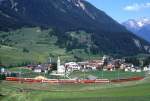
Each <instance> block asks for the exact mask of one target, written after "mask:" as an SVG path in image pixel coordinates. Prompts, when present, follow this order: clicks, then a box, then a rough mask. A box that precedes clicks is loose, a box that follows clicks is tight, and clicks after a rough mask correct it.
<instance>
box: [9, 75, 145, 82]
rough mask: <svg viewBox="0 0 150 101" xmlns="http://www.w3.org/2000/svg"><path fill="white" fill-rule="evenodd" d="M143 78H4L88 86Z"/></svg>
mask: <svg viewBox="0 0 150 101" xmlns="http://www.w3.org/2000/svg"><path fill="white" fill-rule="evenodd" d="M142 79H144V77H131V78H124V79H116V80H109V79H95V80H87V79H84V80H80V79H35V78H18V77H6V81H18V82H22V83H23V82H30V83H50V84H90V83H110V82H112V83H119V82H128V81H138V80H142Z"/></svg>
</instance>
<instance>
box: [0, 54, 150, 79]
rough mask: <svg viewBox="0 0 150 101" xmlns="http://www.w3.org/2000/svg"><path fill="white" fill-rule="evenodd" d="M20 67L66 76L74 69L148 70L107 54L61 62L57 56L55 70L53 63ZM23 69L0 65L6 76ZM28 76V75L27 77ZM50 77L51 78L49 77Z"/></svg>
mask: <svg viewBox="0 0 150 101" xmlns="http://www.w3.org/2000/svg"><path fill="white" fill-rule="evenodd" d="M20 68H24V69H28V70H31V71H32V72H33V73H35V74H39V73H43V74H48V75H51V76H59V77H64V76H65V77H67V78H70V77H69V75H70V74H71V73H73V72H74V71H80V72H82V73H84V72H90V71H109V72H114V71H122V72H132V73H136V72H137V73H140V72H149V73H150V65H147V66H145V67H138V66H134V65H133V64H131V63H126V62H125V60H124V59H113V58H110V57H108V56H105V55H104V56H103V57H102V59H99V60H88V61H82V62H66V63H64V64H61V59H60V57H58V59H57V66H56V70H54V69H53V65H52V64H51V63H49V64H38V65H31V64H29V65H27V66H23V67H20ZM22 72H23V71H21V69H20V70H19V71H13V72H12V71H9V70H7V69H5V68H3V67H2V66H1V70H0V74H1V75H2V74H3V75H5V76H6V77H19V76H21V74H22ZM29 78H30V77H29ZM50 79H51V78H50Z"/></svg>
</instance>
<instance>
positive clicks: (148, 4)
mask: <svg viewBox="0 0 150 101" xmlns="http://www.w3.org/2000/svg"><path fill="white" fill-rule="evenodd" d="M87 1H89V2H90V3H92V4H93V5H94V6H96V7H97V8H99V9H100V10H102V11H104V12H105V13H106V14H108V15H109V16H111V17H112V18H113V19H115V20H117V21H118V22H120V23H122V22H124V21H127V20H128V19H139V18H143V17H146V18H150V0H87Z"/></svg>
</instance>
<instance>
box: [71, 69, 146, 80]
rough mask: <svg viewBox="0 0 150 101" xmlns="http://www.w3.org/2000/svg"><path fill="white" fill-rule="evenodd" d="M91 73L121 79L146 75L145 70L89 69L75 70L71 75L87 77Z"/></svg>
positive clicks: (101, 76) (98, 76) (99, 76)
mask: <svg viewBox="0 0 150 101" xmlns="http://www.w3.org/2000/svg"><path fill="white" fill-rule="evenodd" d="M89 75H93V76H95V77H97V78H104V79H110V80H111V79H121V78H130V77H136V76H142V77H144V76H145V72H139V73H137V72H134V73H133V72H124V71H121V70H119V71H89V72H81V71H75V72H73V73H72V74H71V75H70V77H71V78H74V77H78V78H87V77H88V76H89Z"/></svg>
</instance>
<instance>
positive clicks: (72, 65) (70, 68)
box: [65, 62, 81, 71]
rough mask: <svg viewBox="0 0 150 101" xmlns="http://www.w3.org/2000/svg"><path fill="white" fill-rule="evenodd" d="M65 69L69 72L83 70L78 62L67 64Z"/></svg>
mask: <svg viewBox="0 0 150 101" xmlns="http://www.w3.org/2000/svg"><path fill="white" fill-rule="evenodd" d="M65 67H66V69H67V71H74V70H80V69H81V67H80V66H79V65H78V64H77V63H76V62H68V63H65Z"/></svg>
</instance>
